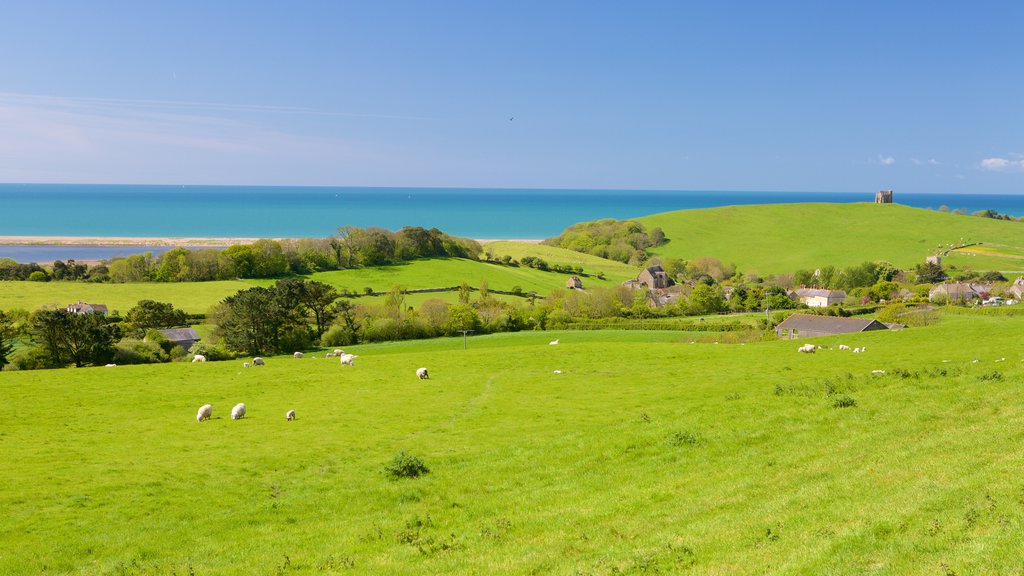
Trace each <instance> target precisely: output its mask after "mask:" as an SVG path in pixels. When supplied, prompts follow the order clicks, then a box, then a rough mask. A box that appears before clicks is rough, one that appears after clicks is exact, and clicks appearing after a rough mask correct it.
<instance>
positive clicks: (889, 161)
mask: <svg viewBox="0 0 1024 576" xmlns="http://www.w3.org/2000/svg"><path fill="white" fill-rule="evenodd" d="M878 163H879V164H881V165H882V166H892V165H893V164H895V163H896V159H895V158H893V157H892V156H882V155H881V154H879V155H878Z"/></svg>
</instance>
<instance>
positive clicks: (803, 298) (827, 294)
mask: <svg viewBox="0 0 1024 576" xmlns="http://www.w3.org/2000/svg"><path fill="white" fill-rule="evenodd" d="M794 293H795V294H796V297H797V299H798V300H800V302H802V303H803V304H806V305H808V306H810V307H811V308H825V307H828V306H831V305H833V304H840V303H842V301H843V300H844V299H845V298H846V292H843V291H842V290H821V289H818V288H797V289H796V290H795V291H794Z"/></svg>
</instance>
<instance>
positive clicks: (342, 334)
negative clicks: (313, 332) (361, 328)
mask: <svg viewBox="0 0 1024 576" xmlns="http://www.w3.org/2000/svg"><path fill="white" fill-rule="evenodd" d="M355 343H356V333H355V332H353V331H352V330H351V329H350V328H349V327H348V326H331V327H330V328H328V329H327V332H324V335H323V336H321V337H320V345H321V346H328V347H329V346H351V345H352V344H355Z"/></svg>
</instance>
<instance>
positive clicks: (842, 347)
mask: <svg viewBox="0 0 1024 576" xmlns="http://www.w3.org/2000/svg"><path fill="white" fill-rule="evenodd" d="M839 349H840V350H849V349H850V347H849V346H847V345H846V344H840V345H839Z"/></svg>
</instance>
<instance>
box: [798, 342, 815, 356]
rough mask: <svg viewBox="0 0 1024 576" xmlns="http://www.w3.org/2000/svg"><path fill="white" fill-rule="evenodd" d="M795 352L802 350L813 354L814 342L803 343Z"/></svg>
mask: <svg viewBox="0 0 1024 576" xmlns="http://www.w3.org/2000/svg"><path fill="white" fill-rule="evenodd" d="M796 350H797V352H803V353H805V354H814V350H815V348H814V344H804V345H803V346H801V347H799V348H797V349H796Z"/></svg>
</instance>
